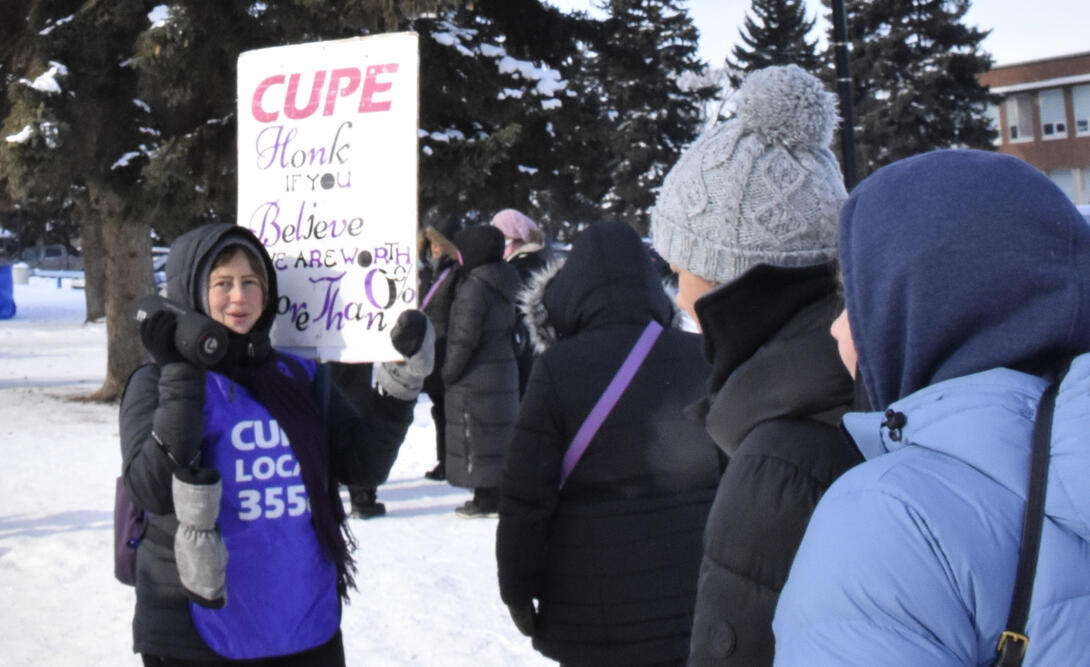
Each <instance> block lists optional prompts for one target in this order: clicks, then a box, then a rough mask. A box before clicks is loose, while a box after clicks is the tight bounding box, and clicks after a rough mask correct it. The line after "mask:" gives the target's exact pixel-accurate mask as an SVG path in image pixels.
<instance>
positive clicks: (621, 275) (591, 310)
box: [518, 222, 679, 354]
mask: <svg viewBox="0 0 1090 667" xmlns="http://www.w3.org/2000/svg"><path fill="white" fill-rule="evenodd" d="M518 307H519V310H520V312H521V313H522V315H523V317H524V319H525V322H526V325H527V328H528V329H529V331H530V341H531V343H532V345H533V347H534V352H535V353H536V354H541V353H542V352H544V351H545V350H546V349H548V348H549V346H550V345H552V344H553V343H555V342H556V341H557V340H558V339H560V338H564V337H567V336H571V335H574V334H576V333H578V332H579V331H582V330H584V329H588V328H591V327H594V326H601V325H604V324H615V323H621V322H631V323H635V324H646V323H647V321H648V320H651V319H654V320H656V321H658V322H659V323H660V324H662V325H664V326H672V325H674V324H675V323H676V322H677V319H678V316H679V313H678V312H677V310H676V309H675V308H674V305H673V301H672V299H671V298H670V296H669V295H668V294H667V292H666V289H665V286H664V284H663V283H662V281H661V280H660V279H659V277H658V274H657V273H655V270H654V268H653V267H652V266H651V260H650V258H649V257H648V254H647V251H646V250H645V248H644V246H643V243H642V242H641V241H640V238H639V236H638V235H637V234H636V232H635V230H633V229H632V228H631V227H630V226H628V225H626V224H624V223H618V222H600V223H597V224H594V225H591V226H590V227H588V228H587V229H586V230H584V231H583V232H582V233H581V234H580V235H579V238H578V239H577V240H576V241H575V243H574V244H573V245H572V250H571V253H570V255H569V256H568V258H567V259H566V260H565V259H563V258H553V259H550V260H549V262H548V263H547V264H546V265H545V268H544V269H542V270H540V271H535V272H534V273H532V274H531V275H530V277H529V279H528V280H527V281H526V284H525V285H524V286H523V288H522V290H521V291H520V292H519V297H518Z"/></svg>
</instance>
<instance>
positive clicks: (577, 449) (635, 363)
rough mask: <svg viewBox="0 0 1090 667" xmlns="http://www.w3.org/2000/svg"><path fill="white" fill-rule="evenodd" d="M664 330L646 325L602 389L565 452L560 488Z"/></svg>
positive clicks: (655, 325)
mask: <svg viewBox="0 0 1090 667" xmlns="http://www.w3.org/2000/svg"><path fill="white" fill-rule="evenodd" d="M661 333H662V325H661V324H659V323H658V322H656V321H654V320H651V321H650V322H648V323H647V327H646V328H645V329H644V330H643V333H642V334H640V337H639V339H638V340H636V344H635V345H633V346H632V350H630V351H629V353H628V357H626V358H625V360H624V363H623V364H621V368H620V370H618V371H617V374H616V375H614V376H613V379H612V380H611V381H610V383H609V386H608V387H606V390H605V391H604V392H602V395H601V396H600V397H599V398H598V402H597V403H595V404H594V408H593V409H591V411H590V414H589V415H587V418H586V419H585V420H584V421H583V425H582V426H580V427H579V430H578V431H576V433H575V437H574V438H572V441H571V445H569V446H568V451H566V452H564V461H563V464H562V467H561V469H560V487H561V488H563V487H564V482H566V481H568V475H570V474H571V471H572V469H574V468H575V464H576V463H579V459H580V458H581V457H582V456H583V452H585V451H586V449H587V445H589V444H590V441H591V439H592V438H594V434H595V433H597V432H598V429H599V427H601V426H602V422H604V421H605V420H606V416H607V415H609V413H610V411H611V410H613V406H614V405H616V404H617V401H618V400H619V399H620V398H621V394H623V393H624V390H625V389H627V388H628V384H629V383H630V382H632V378H633V377H634V376H635V375H636V371H638V370H639V369H640V366H641V365H642V364H643V360H644V359H646V358H647V353H648V352H650V351H651V346H652V345H654V344H655V341H656V340H658V337H659V334H661Z"/></svg>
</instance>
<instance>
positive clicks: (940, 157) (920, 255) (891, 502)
mask: <svg viewBox="0 0 1090 667" xmlns="http://www.w3.org/2000/svg"><path fill="white" fill-rule="evenodd" d="M840 224H841V228H840V257H841V268H842V273H843V276H844V287H845V302H846V304H847V309H848V316H849V321H850V324H851V330H852V340H853V342H854V343H855V348H856V351H857V354H858V357H859V376H860V377H861V378H862V379H863V381H864V385H865V388H866V390H867V396H868V398H869V400H870V402H871V404H872V405H873V406H874V407H875V408H878V409H879V410H880V411H878V412H873V413H852V414H849V415H847V416H845V418H844V426H845V428H846V430H847V431H848V432H849V433H850V435H851V436H852V437H853V439H854V440H855V443H856V445H857V446H858V447H859V449H860V451H861V452H862V454H863V456H864V458H865V459H866V462H865V463H863V464H861V465H859V466H857V467H856V468H854V469H852V470H850V471H849V472H848V473H846V474H845V475H844V476H842V477H841V478H840V479H839V480H837V482H836V483H835V484H834V485H833V486H832V487H831V488H830V489H829V491H828V492H826V494H825V495H824V496H823V497H822V499H821V501H820V503H819V504H818V507H817V510H816V512H815V513H814V515H813V517H812V519H811V522H810V524H809V526H808V527H807V531H806V536H805V538H804V539H803V542H802V545H801V546H800V548H799V551H798V554H797V555H796V558H795V561H794V563H793V565H792V569H791V573H790V576H789V577H788V580H787V584H786V586H785V587H784V590H783V593H782V594H781V597H780V601H779V605H778V606H777V610H776V616H775V620H774V622H773V631H774V633H775V636H776V660H775V664H776V665H807V666H813V665H837V666H843V665H859V666H863V665H866V666H868V667H870V666H872V665H883V666H901V665H903V666H905V667H909V666H911V667H919V666H928V667H933V666H936V667H941V666H945V665H951V666H952V665H990V664H992V662H993V661H994V659H995V651H996V644H997V642H998V639H999V636H1000V633H1001V632H1002V631H1003V630H1004V629H1005V624H1006V621H1007V615H1008V613H1009V610H1010V604H1011V594H1012V590H1013V587H1014V577H1015V570H1016V567H1017V562H1018V549H1019V543H1020V538H1021V530H1022V522H1023V514H1024V511H1025V498H1026V491H1027V486H1028V480H1029V461H1030V450H1031V443H1032V433H1033V425H1034V420H1035V412H1036V408H1037V402H1038V400H1039V398H1040V395H1041V394H1042V392H1043V391H1044V388H1045V387H1046V385H1047V384H1048V381H1047V380H1045V379H1043V378H1042V377H1038V375H1047V374H1048V373H1049V371H1050V369H1054V368H1055V367H1056V362H1057V360H1060V359H1064V358H1066V359H1071V358H1073V357H1074V358H1075V360H1074V362H1073V363H1072V364H1071V367H1070V370H1069V372H1068V373H1067V375H1066V377H1065V378H1064V380H1063V382H1062V384H1061V385H1060V392H1059V395H1058V398H1057V403H1056V410H1055V413H1054V423H1053V431H1052V441H1051V456H1050V460H1049V472H1048V495H1047V499H1046V506H1045V515H1046V520H1045V524H1044V529H1043V535H1042V539H1041V547H1040V552H1039V554H1040V555H1039V561H1038V565H1037V572H1036V578H1035V585H1034V586H1035V587H1034V591H1033V598H1032V603H1031V607H1030V614H1029V622H1028V626H1027V631H1026V634H1027V635H1028V637H1029V647H1028V652H1027V653H1026V660H1025V662H1024V665H1026V667H1031V666H1034V665H1050V666H1051V665H1065V666H1066V665H1090V632H1088V630H1090V526H1088V524H1090V355H1085V354H1084V355H1082V356H1078V353H1080V352H1086V351H1088V350H1090V229H1088V228H1087V226H1086V223H1085V221H1083V220H1082V219H1081V218H1080V217H1079V216H1078V214H1077V211H1076V210H1075V207H1074V206H1073V205H1071V203H1070V201H1069V200H1067V198H1066V197H1065V196H1064V195H1063V194H1062V193H1061V192H1060V191H1059V190H1058V189H1057V188H1055V186H1053V185H1052V184H1051V183H1050V182H1049V181H1048V179H1047V178H1046V177H1045V176H1044V175H1043V174H1041V173H1040V172H1037V171H1036V170H1034V169H1033V168H1031V167H1029V166H1028V165H1026V164H1025V163H1023V162H1021V161H1018V160H1015V159H1014V158H1010V157H1007V156H1002V155H996V154H991V153H983V152H978V151H936V152H933V153H928V154H924V155H921V156H916V157H914V158H909V159H907V160H902V161H900V162H898V163H894V164H893V165H890V166H889V167H886V168H884V169H882V170H879V171H878V172H875V174H874V175H873V176H871V178H869V179H867V181H864V182H863V183H861V184H860V186H859V187H858V188H856V190H855V192H853V194H852V196H851V198H849V200H848V202H847V203H846V204H845V208H844V211H843V213H842V215H841V223H840ZM1016 369H1018V370H1016ZM887 408H888V409H890V410H893V411H895V412H899V413H901V414H902V415H903V416H904V418H905V423H904V425H903V427H902V428H901V433H900V438H899V439H895V438H894V437H891V432H890V427H889V426H888V425H887V424H886V423H885V421H886V417H885V414H884V412H885V410H886V409H887Z"/></svg>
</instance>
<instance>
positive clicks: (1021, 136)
mask: <svg viewBox="0 0 1090 667" xmlns="http://www.w3.org/2000/svg"><path fill="white" fill-rule="evenodd" d="M1005 104H1006V107H1007V138H1008V139H1009V140H1010V141H1011V142H1012V143H1017V142H1020V141H1033V98H1032V97H1030V96H1029V95H1028V94H1022V95H1011V96H1010V97H1008V98H1007V101H1006V103H1005Z"/></svg>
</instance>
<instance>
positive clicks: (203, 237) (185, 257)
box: [166, 223, 279, 335]
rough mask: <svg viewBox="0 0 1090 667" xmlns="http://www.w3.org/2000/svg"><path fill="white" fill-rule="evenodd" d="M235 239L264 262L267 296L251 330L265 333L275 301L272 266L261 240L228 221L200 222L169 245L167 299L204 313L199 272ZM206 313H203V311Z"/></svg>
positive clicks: (274, 271)
mask: <svg viewBox="0 0 1090 667" xmlns="http://www.w3.org/2000/svg"><path fill="white" fill-rule="evenodd" d="M236 240H237V241H238V243H239V244H240V245H245V246H248V247H250V248H251V249H252V250H254V251H255V252H256V253H257V255H258V256H259V257H261V259H262V261H263V262H264V263H265V276H266V278H267V281H268V290H269V291H268V298H267V299H266V302H265V310H264V312H262V314H261V317H260V318H259V319H258V321H257V323H256V324H254V328H253V330H252V333H260V334H266V335H267V334H268V332H269V330H270V329H271V328H272V324H273V319H274V318H275V317H276V302H277V299H278V298H279V292H278V291H277V286H276V268H275V267H274V266H273V264H272V261H271V260H270V259H269V255H268V253H267V252H265V247H264V246H263V245H262V244H261V241H259V240H258V239H257V237H256V236H254V235H253V233H252V232H250V230H248V229H246V228H245V227H240V226H238V225H233V224H230V223H216V224H211V225H203V226H201V227H198V228H196V229H192V230H190V231H188V232H186V233H185V234H182V235H181V236H179V237H178V238H177V240H175V241H174V243H172V244H171V246H170V254H169V255H168V256H167V266H166V274H167V298H168V299H171V300H172V301H177V302H178V303H181V304H184V305H185V306H187V307H188V308H191V309H193V310H197V311H200V312H202V313H203V312H204V307H203V305H202V304H203V302H204V299H202V298H201V295H200V294H198V291H199V285H201V284H202V283H203V282H204V281H202V280H201V277H200V276H201V273H202V272H205V273H206V272H208V270H209V269H210V264H211V261H212V259H213V257H212V255H213V253H214V252H218V251H219V249H221V248H223V247H224V246H225V245H230V244H231V242H232V241H236ZM204 314H206V315H207V313H204Z"/></svg>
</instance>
